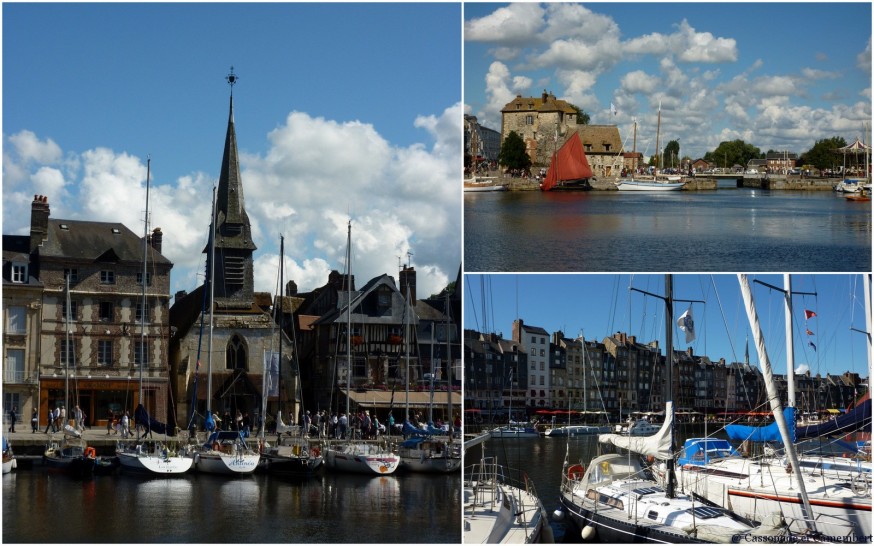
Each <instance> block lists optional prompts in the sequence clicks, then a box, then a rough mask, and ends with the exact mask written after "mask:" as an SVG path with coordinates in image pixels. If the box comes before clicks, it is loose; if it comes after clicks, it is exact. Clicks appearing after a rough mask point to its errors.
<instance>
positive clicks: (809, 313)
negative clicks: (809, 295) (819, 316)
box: [804, 309, 816, 319]
mask: <svg viewBox="0 0 874 546" xmlns="http://www.w3.org/2000/svg"><path fill="white" fill-rule="evenodd" d="M815 316H816V313H814V312H813V311H811V310H810V309H805V310H804V318H805V319H809V318H810V317H815Z"/></svg>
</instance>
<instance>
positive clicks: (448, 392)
mask: <svg viewBox="0 0 874 546" xmlns="http://www.w3.org/2000/svg"><path fill="white" fill-rule="evenodd" d="M456 290H458V288H456ZM431 327H432V328H433V327H434V326H433V324H432V326H431ZM449 333H450V329H449V290H448V289H447V290H446V331H445V332H444V334H445V335H446V420H447V421H448V422H449V439H450V440H451V439H452V434H453V432H455V426H454V423H455V420H454V419H453V418H452V343H451V342H450V334H449ZM433 382H434V376H433V375H432V376H431V383H432V384H433Z"/></svg>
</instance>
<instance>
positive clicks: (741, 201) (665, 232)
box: [464, 188, 871, 272]
mask: <svg viewBox="0 0 874 546" xmlns="http://www.w3.org/2000/svg"><path fill="white" fill-rule="evenodd" d="M464 268H465V271H468V272H477V271H482V272H487V271H496V272H506V271H522V272H525V271H527V272H552V271H558V272H564V271H582V272H586V271H617V272H618V271H634V272H658V271H844V272H853V271H870V269H871V203H870V202H867V203H864V202H862V203H860V202H852V201H848V200H846V199H845V198H843V197H841V196H839V195H837V194H835V193H833V192H831V191H777V190H774V191H771V190H760V189H750V188H740V189H720V190H715V191H679V192H617V191H589V192H559V193H555V192H548V193H543V192H539V191H525V192H490V193H465V194H464Z"/></svg>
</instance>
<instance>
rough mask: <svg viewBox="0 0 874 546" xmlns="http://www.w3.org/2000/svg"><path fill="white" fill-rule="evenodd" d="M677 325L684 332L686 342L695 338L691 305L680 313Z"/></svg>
mask: <svg viewBox="0 0 874 546" xmlns="http://www.w3.org/2000/svg"><path fill="white" fill-rule="evenodd" d="M677 326H679V327H680V330H683V331H684V332H686V343H692V341H694V340H695V323H694V322H693V321H692V306H691V305H690V306H689V308H688V309H686V312H685V313H683V314H682V315H680V318H678V319H677Z"/></svg>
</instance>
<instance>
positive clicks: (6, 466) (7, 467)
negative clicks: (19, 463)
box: [3, 458, 15, 474]
mask: <svg viewBox="0 0 874 546" xmlns="http://www.w3.org/2000/svg"><path fill="white" fill-rule="evenodd" d="M13 468H15V459H14V458H13V459H9V460H8V461H3V473H4V474H9V473H10V472H12V469H13Z"/></svg>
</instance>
